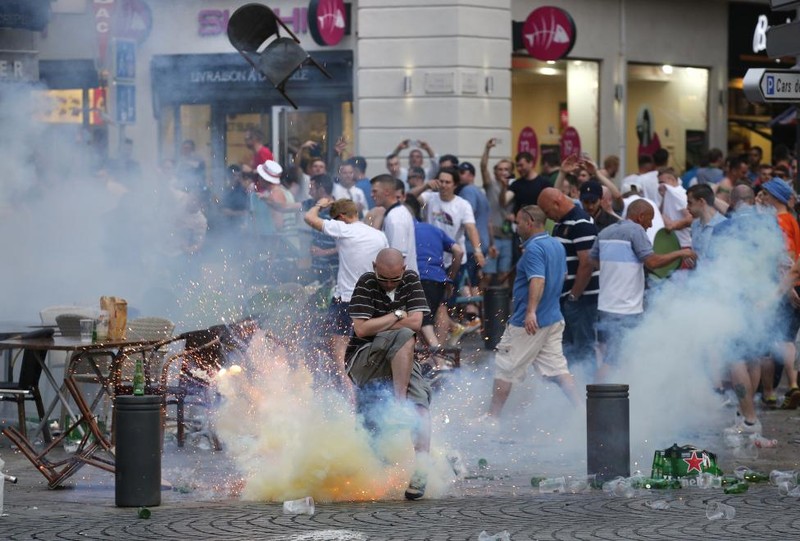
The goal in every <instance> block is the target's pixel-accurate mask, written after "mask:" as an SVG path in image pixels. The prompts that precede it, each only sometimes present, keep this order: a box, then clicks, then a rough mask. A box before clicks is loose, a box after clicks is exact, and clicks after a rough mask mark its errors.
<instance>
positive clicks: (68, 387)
mask: <svg viewBox="0 0 800 541" xmlns="http://www.w3.org/2000/svg"><path fill="white" fill-rule="evenodd" d="M174 340H175V338H169V339H166V340H140V339H136V340H105V341H102V342H82V341H81V340H80V338H73V337H63V336H54V337H51V338H10V339H7V340H2V341H0V350H13V349H31V350H36V351H65V352H68V353H71V356H70V359H69V362H68V363H67V367H66V369H65V372H64V381H63V383H61V384H59V383H58V381H56V378H55V377H54V376H53V373H52V372H51V371H50V369H49V367H48V366H47V363H46V362H45V361H44V360H40V363H42V373H43V374H45V377H46V378H47V381H48V382H49V384H50V385H51V386H52V387H53V389H54V390H55V392H56V396H55V397H54V399H53V401H52V402H51V404H50V406H49V407H48V409H47V410H46V414H45V416H44V419H43V420H42V423H41V424H40V426H39V430H40V431H41V429H42V427H43V426H44V424H45V423H47V419H48V418H49V415H50V413H51V412H52V411H53V409H55V407H56V406H57V405H58V404H59V403H61V405H62V406H63V407H64V408H65V410H66V411H67V413H68V414H69V415H70V419H71V420H72V421H73V422H72V423H71V424H70V425H69V426H66V427H65V429H64V431H63V432H62V433H61V435H60V436H59V437H57V438H55V439H54V440H53V441H52V442H51V443H50V444H49V445H48V446H47V447H45V449H44V450H43V451H41V452H37V451H36V449H35V448H34V446H33V444H32V443H31V441H30V440H29V439H28V438H26V437H25V436H23V435H22V434H21V433H20V432H19V431H18V430H17V429H16V428H14V427H8V428H6V429H4V430H3V434H4V435H6V436H7V437H8V438H9V439H10V440H11V441H12V442H13V443H14V444H15V445H17V447H18V448H19V449H20V451H21V452H22V453H23V454H24V455H25V456H26V457H27V458H28V459H29V460H30V461H31V462H32V463H33V464H34V466H36V467H37V468H38V469H39V471H40V472H41V473H42V474H43V475H44V476H45V477H46V478H47V480H48V482H49V486H50V488H55V487H56V486H58V485H60V484H61V482H63V481H64V480H65V479H67V478H68V477H69V476H71V475H72V474H73V473H75V471H77V470H78V469H79V468H80V467H82V466H83V465H84V464H90V465H93V466H96V467H98V468H101V469H104V470H106V471H110V472H114V452H113V444H112V442H111V440H110V439H109V437H108V436H107V435H106V434H105V433H104V431H103V430H101V429H100V426H99V425H98V423H97V418H96V415H95V412H94V409H95V407H96V406H97V404H98V403H99V400H97V399H95V400H94V401H93V402H92V404H89V403H88V402H87V401H86V399H85V398H84V396H83V393H82V392H81V389H80V388H79V384H78V382H77V381H76V379H75V369H76V367H77V366H78V365H79V364H80V363H83V362H87V361H88V362H89V365H90V366H91V368H92V370H93V371H94V373H95V375H96V378H97V379H96V383H97V384H98V385H100V387H101V391H100V393H98V396H101V393H106V394H107V395H108V396H109V397H111V398H112V399H113V397H114V374H116V373H119V370H120V368H121V363H122V362H123V360H124V359H127V358H130V357H131V356H133V355H138V354H142V355H148V354H151V353H153V352H155V351H157V350H158V349H160V348H161V347H163V346H165V345H166V344H169V343H170V342H172V341H174ZM100 356H107V357H110V359H111V362H110V370H109V371H108V372H104V371H103V370H102V369H101V367H100V366H99V365H98V364H97V362H96V359H97V358H99V357H100ZM70 399H71V400H70ZM73 404H74V406H75V408H76V409H77V413H76V411H75V409H73ZM72 430H78V431H79V432H81V433H82V438H81V441H80V443H79V444H78V446H77V450H76V451H75V452H74V453H72V454H71V455H70V456H67V457H66V458H65V459H61V460H52V459H51V458H49V457H50V456H51V453H52V452H53V451H54V450H55V449H56V448H58V447H59V446H60V444H61V443H62V442H63V441H64V439H65V438H66V436H67V434H69V432H71V431H72Z"/></svg>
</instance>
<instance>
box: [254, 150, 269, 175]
mask: <svg viewBox="0 0 800 541" xmlns="http://www.w3.org/2000/svg"><path fill="white" fill-rule="evenodd" d="M271 159H273V158H272V151H271V150H270V149H269V148H267V147H265V146H262V147H261V148H259V149H258V150H257V151H256V152H255V153H254V154H253V163H252V165H251V167H252V168H253V170H254V171H255V168H256V167H258V166H259V165H261V164H262V163H264V162H266V161H267V160H271Z"/></svg>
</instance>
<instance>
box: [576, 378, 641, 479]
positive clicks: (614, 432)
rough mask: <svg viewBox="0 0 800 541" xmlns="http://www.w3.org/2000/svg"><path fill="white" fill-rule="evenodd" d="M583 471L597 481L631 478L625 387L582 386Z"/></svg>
mask: <svg viewBox="0 0 800 541" xmlns="http://www.w3.org/2000/svg"><path fill="white" fill-rule="evenodd" d="M586 469H587V473H588V474H589V475H591V474H596V475H597V480H598V481H601V482H602V481H606V480H609V479H614V478H615V477H617V476H622V477H630V475H631V445H630V404H629V402H628V386H627V385H622V384H606V385H587V386H586Z"/></svg>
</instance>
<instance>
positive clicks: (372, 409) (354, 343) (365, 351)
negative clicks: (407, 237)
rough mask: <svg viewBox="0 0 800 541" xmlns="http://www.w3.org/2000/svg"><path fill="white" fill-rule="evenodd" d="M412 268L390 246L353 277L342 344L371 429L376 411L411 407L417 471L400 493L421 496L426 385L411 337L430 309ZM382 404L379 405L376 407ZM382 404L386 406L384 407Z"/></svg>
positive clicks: (426, 463) (425, 458)
mask: <svg viewBox="0 0 800 541" xmlns="http://www.w3.org/2000/svg"><path fill="white" fill-rule="evenodd" d="M429 311H430V310H429V309H428V304H427V302H426V301H425V293H424V292H423V290H422V285H421V284H420V281H419V276H418V275H417V273H416V272H413V271H410V270H406V267H405V263H404V261H403V254H402V253H400V251H399V250H396V249H394V248H386V249H383V250H381V251H380V252H379V253H378V256H377V257H376V258H375V262H374V263H373V272H367V273H365V274H363V275H362V276H361V278H359V279H358V283H356V287H355V290H354V291H353V296H352V298H351V300H350V309H349V313H350V317H351V318H352V320H353V331H354V333H353V336H351V337H350V343H349V344H348V346H347V353H346V356H345V358H346V359H347V375H348V376H350V379H351V380H352V381H353V383H354V384H355V385H356V387H357V388H358V389H357V392H356V406H357V410H358V412H359V413H362V414H363V415H364V419H365V424H366V426H367V428H368V429H370V430H371V431H373V433H376V432H379V430H380V426H379V425H380V418H379V415H380V414H383V416H384V418H386V417H387V416H389V415H390V416H392V418H393V419H394V420H395V421H396V420H397V418H398V417H403V411H402V410H400V411H398V409H397V408H398V407H399V408H404V407H405V406H406V404H410V405H413V407H414V409H415V410H416V417H417V419H416V421H415V422H414V423H413V426H414V428H413V440H414V451H415V452H416V457H417V460H416V462H417V464H416V471H415V473H414V475H413V476H412V478H411V481H410V483H409V485H408V488H407V489H406V492H405V497H406V498H407V499H409V500H418V499H420V498H422V497H423V496H424V495H425V485H426V481H427V472H428V470H429V466H430V457H429V451H430V436H431V434H430V433H431V426H430V412H429V409H430V403H431V387H430V385H429V384H428V382H427V381H425V379H424V378H423V377H422V371H421V369H420V366H419V363H417V362H416V361H415V360H414V341H415V336H416V333H417V332H419V330H420V328H421V327H422V316H423V314H425V313H427V312H429ZM380 406H382V407H380ZM387 407H388V408H391V409H389V410H388V414H387Z"/></svg>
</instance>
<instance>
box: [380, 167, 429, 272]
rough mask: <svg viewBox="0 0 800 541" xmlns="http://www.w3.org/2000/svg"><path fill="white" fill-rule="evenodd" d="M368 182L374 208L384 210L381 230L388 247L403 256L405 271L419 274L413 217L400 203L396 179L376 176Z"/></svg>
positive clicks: (387, 176)
mask: <svg viewBox="0 0 800 541" xmlns="http://www.w3.org/2000/svg"><path fill="white" fill-rule="evenodd" d="M369 182H370V184H371V185H372V199H374V200H375V206H376V207H383V208H384V209H385V212H384V213H383V224H382V225H381V229H382V230H383V232H384V233H385V234H386V238H387V240H388V241H389V246H390V247H392V248H394V249H396V250H399V251H400V253H401V254H403V257H404V258H405V261H406V269H407V270H413V271H414V272H416V273H417V274H419V268H418V267H417V238H416V235H415V234H414V217H413V216H412V215H411V211H409V210H408V209H407V208H406V206H405V205H404V204H403V202H402V201H401V194H402V191H401V190H398V187H397V182H398V179H395V178H394V177H392V176H390V175H378V176H377V177H375V178H373V179H372V180H370V181H369ZM373 210H374V209H373Z"/></svg>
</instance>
